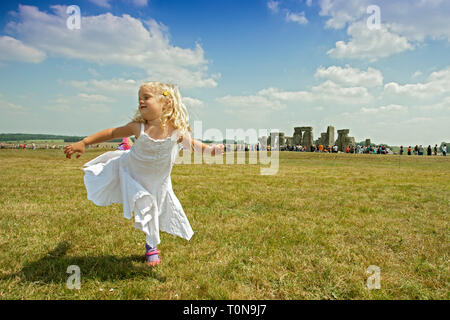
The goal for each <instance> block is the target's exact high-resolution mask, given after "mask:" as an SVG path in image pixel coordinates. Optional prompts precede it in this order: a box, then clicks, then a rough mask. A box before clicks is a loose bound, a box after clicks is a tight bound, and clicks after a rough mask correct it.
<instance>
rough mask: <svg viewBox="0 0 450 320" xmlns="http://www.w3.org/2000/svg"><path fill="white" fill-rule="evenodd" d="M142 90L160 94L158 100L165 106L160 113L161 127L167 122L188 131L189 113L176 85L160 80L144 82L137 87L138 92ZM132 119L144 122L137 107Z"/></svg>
mask: <svg viewBox="0 0 450 320" xmlns="http://www.w3.org/2000/svg"><path fill="white" fill-rule="evenodd" d="M142 90H149V91H150V92H153V93H155V94H156V95H160V97H161V98H160V100H159V101H160V102H161V103H163V105H164V106H165V107H167V108H166V110H165V111H164V112H163V113H162V115H161V127H162V128H163V129H165V128H166V127H167V125H168V124H172V126H173V127H174V128H175V129H178V130H180V131H181V132H190V131H191V128H190V126H189V113H188V111H187V108H186V106H185V105H184V103H183V101H182V98H181V94H180V90H179V89H178V87H177V86H176V85H173V84H166V83H162V82H156V81H152V82H146V83H144V84H143V85H141V87H140V88H139V92H141V91H142ZM132 121H135V122H139V123H145V119H144V118H142V115H141V113H140V111H139V107H138V109H137V111H136V113H135V114H134V116H133V118H132Z"/></svg>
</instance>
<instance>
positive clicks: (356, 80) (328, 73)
mask: <svg viewBox="0 0 450 320" xmlns="http://www.w3.org/2000/svg"><path fill="white" fill-rule="evenodd" d="M315 77H316V78H324V79H328V80H331V81H333V82H335V83H337V84H340V85H342V86H353V87H355V86H356V87H357V86H362V87H366V88H372V87H377V86H380V85H382V84H383V75H382V74H381V72H380V71H379V70H376V69H374V68H370V67H369V68H367V71H364V70H360V69H357V68H352V67H350V66H349V65H346V66H345V68H342V67H339V66H330V67H328V68H326V69H325V68H323V67H319V68H318V69H317V71H316V74H315Z"/></svg>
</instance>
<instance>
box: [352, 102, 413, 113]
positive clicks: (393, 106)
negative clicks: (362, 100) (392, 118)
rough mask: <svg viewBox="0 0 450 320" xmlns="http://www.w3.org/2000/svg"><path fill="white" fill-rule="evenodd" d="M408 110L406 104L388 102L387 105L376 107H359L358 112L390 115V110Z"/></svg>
mask: <svg viewBox="0 0 450 320" xmlns="http://www.w3.org/2000/svg"><path fill="white" fill-rule="evenodd" d="M405 111H408V107H406V106H401V105H397V104H390V105H387V106H381V107H377V108H365V107H363V108H361V110H360V112H361V113H366V114H385V115H390V114H391V113H392V112H405Z"/></svg>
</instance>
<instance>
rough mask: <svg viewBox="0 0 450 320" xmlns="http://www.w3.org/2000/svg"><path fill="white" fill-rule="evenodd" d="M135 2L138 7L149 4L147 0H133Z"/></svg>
mask: <svg viewBox="0 0 450 320" xmlns="http://www.w3.org/2000/svg"><path fill="white" fill-rule="evenodd" d="M133 4H134V5H135V6H137V7H145V6H147V4H148V1H147V0H133Z"/></svg>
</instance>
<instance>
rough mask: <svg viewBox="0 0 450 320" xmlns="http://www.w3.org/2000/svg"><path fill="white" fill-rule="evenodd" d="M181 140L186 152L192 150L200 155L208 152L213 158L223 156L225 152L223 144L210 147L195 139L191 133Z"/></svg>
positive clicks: (187, 133)
mask: <svg viewBox="0 0 450 320" xmlns="http://www.w3.org/2000/svg"><path fill="white" fill-rule="evenodd" d="M180 139H182V143H183V148H184V149H186V150H191V151H194V152H199V153H204V152H208V153H210V154H211V155H212V156H215V155H221V154H223V152H224V146H223V144H218V145H214V146H208V145H206V144H204V143H202V142H200V141H198V140H195V139H193V138H192V137H191V135H190V133H189V132H186V133H185V134H184V135H183V136H182V137H181V138H180Z"/></svg>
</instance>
